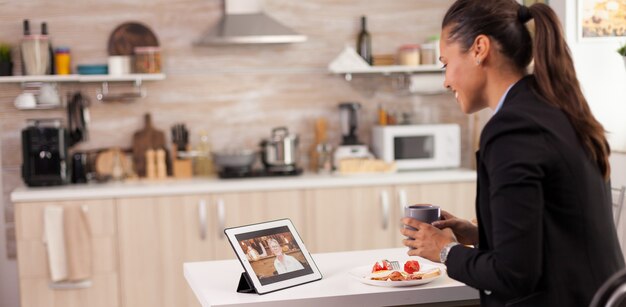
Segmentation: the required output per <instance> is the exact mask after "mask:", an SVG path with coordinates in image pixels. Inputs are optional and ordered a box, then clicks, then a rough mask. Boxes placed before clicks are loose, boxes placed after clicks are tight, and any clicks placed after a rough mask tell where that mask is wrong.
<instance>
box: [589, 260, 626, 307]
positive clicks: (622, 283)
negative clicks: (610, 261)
mask: <svg viewBox="0 0 626 307" xmlns="http://www.w3.org/2000/svg"><path fill="white" fill-rule="evenodd" d="M589 307H626V269H622V270H620V271H618V272H617V273H615V274H613V276H611V277H610V278H609V279H608V280H607V281H606V282H605V283H604V284H603V285H602V286H601V287H600V289H598V291H597V292H596V294H595V295H594V296H593V299H592V300H591V304H590V305H589Z"/></svg>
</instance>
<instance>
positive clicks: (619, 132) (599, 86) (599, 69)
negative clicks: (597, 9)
mask: <svg viewBox="0 0 626 307" xmlns="http://www.w3.org/2000/svg"><path fill="white" fill-rule="evenodd" d="M577 2H578V0H551V1H550V5H551V6H552V7H553V8H554V9H555V10H556V11H557V14H559V17H560V18H561V20H562V22H563V23H564V25H565V26H564V29H565V32H566V36H567V42H568V44H569V46H570V49H571V51H572V56H573V58H574V65H575V66H576V72H577V74H578V80H579V81H580V83H581V85H582V88H583V91H584V93H585V97H587V101H588V102H589V105H590V106H591V110H592V112H593V114H594V115H595V116H596V118H598V120H599V121H600V122H601V123H602V124H603V125H604V128H605V129H606V130H607V131H608V132H609V135H608V137H609V142H610V143H611V147H612V148H613V149H614V150H618V151H626V66H625V65H624V61H623V59H622V57H621V56H620V55H619V54H618V53H617V49H618V48H619V47H620V45H621V44H623V43H626V38H624V39H623V40H619V39H618V40H608V41H591V42H589V41H580V40H579V39H578V33H577V27H576V25H577V22H578V20H577V18H578V6H577Z"/></svg>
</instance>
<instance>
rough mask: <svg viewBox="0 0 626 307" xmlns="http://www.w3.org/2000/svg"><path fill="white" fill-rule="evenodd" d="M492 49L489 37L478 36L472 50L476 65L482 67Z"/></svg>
mask: <svg viewBox="0 0 626 307" xmlns="http://www.w3.org/2000/svg"><path fill="white" fill-rule="evenodd" d="M490 49H491V39H489V36H487V35H484V34H481V35H478V36H477V37H476V39H475V40H474V45H472V49H471V55H472V56H473V57H474V61H475V62H476V65H481V64H482V63H483V62H484V61H485V59H486V58H487V55H489V50H490Z"/></svg>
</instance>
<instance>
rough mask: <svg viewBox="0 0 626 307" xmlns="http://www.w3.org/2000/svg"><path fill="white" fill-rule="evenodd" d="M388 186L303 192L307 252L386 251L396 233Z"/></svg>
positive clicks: (394, 244) (394, 213)
mask: <svg viewBox="0 0 626 307" xmlns="http://www.w3.org/2000/svg"><path fill="white" fill-rule="evenodd" d="M392 191H393V188H392V187H391V186H374V187H350V188H336V189H313V190H308V191H306V194H305V195H306V200H307V202H306V206H307V208H306V210H307V217H308V221H309V226H308V228H307V232H308V233H309V235H310V236H311V238H312V240H310V241H309V242H310V243H307V247H308V248H309V250H310V251H311V252H314V253H321V252H331V251H332V252H336V251H346V250H360V249H374V248H388V247H398V246H401V242H397V241H395V240H394V234H395V233H396V232H398V231H399V228H398V227H397V223H396V220H397V218H395V217H396V216H398V215H397V212H395V211H394V208H393V207H392V204H393V199H392V196H393V194H392Z"/></svg>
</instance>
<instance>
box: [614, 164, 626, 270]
mask: <svg viewBox="0 0 626 307" xmlns="http://www.w3.org/2000/svg"><path fill="white" fill-rule="evenodd" d="M611 184H612V185H613V186H614V187H620V186H626V153H613V154H612V155H611ZM619 224H620V225H618V227H617V231H618V236H619V239H620V244H621V245H622V253H623V254H624V256H625V258H626V244H624V243H625V242H624V241H626V209H623V210H622V215H621V219H620V223H619Z"/></svg>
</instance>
